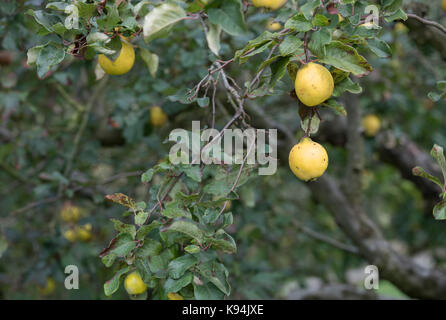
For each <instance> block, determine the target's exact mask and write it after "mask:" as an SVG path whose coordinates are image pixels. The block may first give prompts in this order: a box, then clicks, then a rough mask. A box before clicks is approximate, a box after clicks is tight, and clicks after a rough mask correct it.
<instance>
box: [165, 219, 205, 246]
mask: <svg viewBox="0 0 446 320" xmlns="http://www.w3.org/2000/svg"><path fill="white" fill-rule="evenodd" d="M165 230H166V231H176V232H179V233H183V234H185V235H187V236H189V237H191V238H193V239H195V240H197V241H198V242H199V243H201V242H203V238H204V233H203V231H202V230H201V229H200V228H198V227H197V226H196V225H195V224H194V223H193V222H189V221H184V220H179V221H175V222H174V223H172V224H171V225H170V226H169V227H167V228H166V229H165Z"/></svg>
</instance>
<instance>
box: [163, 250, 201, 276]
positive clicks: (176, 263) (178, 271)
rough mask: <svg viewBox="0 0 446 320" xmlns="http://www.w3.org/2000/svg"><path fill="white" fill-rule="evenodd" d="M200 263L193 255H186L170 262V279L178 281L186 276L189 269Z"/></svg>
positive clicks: (168, 269)
mask: <svg viewBox="0 0 446 320" xmlns="http://www.w3.org/2000/svg"><path fill="white" fill-rule="evenodd" d="M197 263H198V259H197V258H196V257H194V256H193V255H190V254H186V255H184V256H181V257H179V258H176V259H174V260H172V261H170V263H169V266H168V268H167V271H168V273H169V277H171V278H173V279H178V278H180V277H182V276H183V275H184V273H185V272H186V271H187V270H189V268H191V267H193V266H195V265H196V264H197Z"/></svg>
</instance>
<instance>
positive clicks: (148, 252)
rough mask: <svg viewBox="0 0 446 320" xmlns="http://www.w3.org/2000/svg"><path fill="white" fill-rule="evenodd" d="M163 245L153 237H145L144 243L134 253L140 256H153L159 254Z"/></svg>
mask: <svg viewBox="0 0 446 320" xmlns="http://www.w3.org/2000/svg"><path fill="white" fill-rule="evenodd" d="M162 250H163V246H162V245H161V243H160V242H159V241H156V240H153V239H145V240H144V245H143V246H142V247H140V248H138V249H137V250H136V252H135V255H136V256H137V257H140V258H147V257H154V256H157V255H159V254H160V252H161V251H162Z"/></svg>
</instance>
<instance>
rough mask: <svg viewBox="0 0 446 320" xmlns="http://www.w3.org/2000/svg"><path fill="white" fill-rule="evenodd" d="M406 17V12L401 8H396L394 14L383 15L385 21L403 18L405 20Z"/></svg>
mask: <svg viewBox="0 0 446 320" xmlns="http://www.w3.org/2000/svg"><path fill="white" fill-rule="evenodd" d="M407 18H408V17H407V14H406V13H405V12H404V11H403V10H401V9H398V10H397V11H396V12H395V13H394V14H391V15H389V16H385V17H384V20H385V21H386V22H392V21H395V20H404V21H406V20H407Z"/></svg>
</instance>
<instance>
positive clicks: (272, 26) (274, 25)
mask: <svg viewBox="0 0 446 320" xmlns="http://www.w3.org/2000/svg"><path fill="white" fill-rule="evenodd" d="M266 28H267V29H268V30H269V31H278V30H280V29H282V25H281V24H280V23H279V22H275V21H274V19H269V20H268V22H267V24H266Z"/></svg>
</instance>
